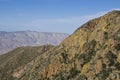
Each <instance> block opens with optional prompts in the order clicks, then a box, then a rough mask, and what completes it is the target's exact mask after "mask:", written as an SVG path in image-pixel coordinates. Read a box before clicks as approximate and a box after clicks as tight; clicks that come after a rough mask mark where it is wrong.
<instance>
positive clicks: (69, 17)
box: [0, 0, 120, 34]
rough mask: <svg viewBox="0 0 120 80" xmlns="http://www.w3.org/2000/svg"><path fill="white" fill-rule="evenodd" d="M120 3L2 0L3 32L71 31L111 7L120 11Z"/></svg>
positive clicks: (0, 24) (1, 25)
mask: <svg viewBox="0 0 120 80" xmlns="http://www.w3.org/2000/svg"><path fill="white" fill-rule="evenodd" d="M119 3H120V1H112V0H106V1H99V0H92V1H86V0H75V1H73V0H71V1H70V0H0V31H7V32H12V31H39V32H58V33H68V34H71V33H73V32H74V31H75V30H76V29H77V28H78V27H80V26H81V25H82V24H83V23H85V22H87V21H88V20H90V19H93V18H96V17H99V16H101V15H103V14H105V13H107V12H108V11H110V10H114V9H117V10H120V5H119ZM96 6H97V7H96Z"/></svg>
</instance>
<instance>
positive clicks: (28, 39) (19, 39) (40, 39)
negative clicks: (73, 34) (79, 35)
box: [0, 31, 68, 54]
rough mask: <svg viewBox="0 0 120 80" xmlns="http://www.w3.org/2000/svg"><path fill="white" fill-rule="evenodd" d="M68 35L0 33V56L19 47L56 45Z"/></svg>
mask: <svg viewBox="0 0 120 80" xmlns="http://www.w3.org/2000/svg"><path fill="white" fill-rule="evenodd" d="M67 36H68V34H65V33H50V32H36V31H18V32H4V31H0V54H3V53H6V52H8V51H10V50H12V49H14V48H17V47H20V46H40V45H46V44H51V45H58V44H59V43H60V42H61V41H62V40H63V39H65V38H66V37H67Z"/></svg>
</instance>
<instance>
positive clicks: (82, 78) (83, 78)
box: [76, 75, 87, 80]
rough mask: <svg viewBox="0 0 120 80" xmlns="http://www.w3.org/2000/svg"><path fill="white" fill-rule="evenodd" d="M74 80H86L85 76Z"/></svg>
mask: <svg viewBox="0 0 120 80" xmlns="http://www.w3.org/2000/svg"><path fill="white" fill-rule="evenodd" d="M76 80H87V77H86V76H85V75H80V76H79V77H78V78H77V79H76Z"/></svg>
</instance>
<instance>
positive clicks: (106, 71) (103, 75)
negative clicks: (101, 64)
mask: <svg viewBox="0 0 120 80" xmlns="http://www.w3.org/2000/svg"><path fill="white" fill-rule="evenodd" d="M110 73H112V69H111V68H108V69H104V70H102V71H101V72H100V73H98V74H97V75H96V76H97V77H98V78H99V79H100V80H106V78H107V77H108V76H109V74H110Z"/></svg>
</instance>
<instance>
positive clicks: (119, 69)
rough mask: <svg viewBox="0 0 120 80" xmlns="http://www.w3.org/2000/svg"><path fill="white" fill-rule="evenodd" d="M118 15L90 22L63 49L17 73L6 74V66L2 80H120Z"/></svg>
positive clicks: (36, 59)
mask: <svg viewBox="0 0 120 80" xmlns="http://www.w3.org/2000/svg"><path fill="white" fill-rule="evenodd" d="M118 12H120V11H117V12H114V11H113V12H112V11H111V12H109V13H107V14H105V15H103V16H101V17H99V18H96V19H93V20H90V21H88V22H87V23H85V24H84V25H82V27H80V28H78V29H77V30H76V31H75V32H74V33H73V34H72V35H70V36H69V37H67V38H66V39H65V40H63V42H61V43H60V45H58V46H54V47H52V48H50V49H49V50H48V51H46V52H45V53H44V52H43V54H42V55H40V56H37V57H36V58H35V59H34V60H32V61H30V62H29V63H27V64H26V65H24V66H20V67H17V68H13V70H11V68H10V69H8V70H6V67H5V66H4V67H3V68H2V70H3V71H2V72H1V75H0V76H1V77H0V78H1V80H5V79H6V80H7V79H11V80H119V79H120V23H119V22H120V13H118ZM16 53H17V54H18V53H19V52H16ZM25 53H27V51H26V52H25ZM10 54H12V53H10ZM27 54H29V53H27ZM6 64H10V65H12V63H6ZM21 67H22V68H21ZM0 69H1V67H0Z"/></svg>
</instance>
